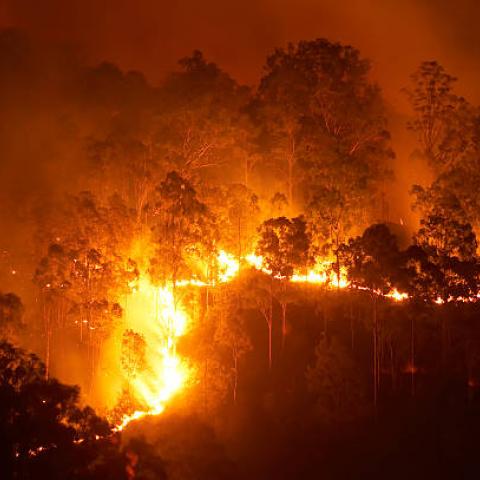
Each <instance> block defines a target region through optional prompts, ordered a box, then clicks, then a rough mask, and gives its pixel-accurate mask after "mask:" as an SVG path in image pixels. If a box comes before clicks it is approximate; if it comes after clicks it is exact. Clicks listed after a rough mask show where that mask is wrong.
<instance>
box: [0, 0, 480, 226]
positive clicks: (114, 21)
mask: <svg viewBox="0 0 480 480" xmlns="http://www.w3.org/2000/svg"><path fill="white" fill-rule="evenodd" d="M479 16H480V4H478V2H476V1H475V0H458V1H456V2H451V1H448V0H363V1H361V0H344V1H342V2H337V1H335V0H324V1H322V2H318V0H296V1H293V0H244V1H242V2H224V1H222V0H205V1H203V2H198V1H197V0H183V1H178V2H166V1H163V2H159V1H158V0H138V1H137V2H131V1H128V0H102V1H98V0H70V1H68V2H65V1H63V0H45V1H42V2H38V1H37V0H3V2H1V4H0V27H3V28H5V27H12V28H16V29H19V30H20V31H22V32H24V34H19V33H15V32H12V31H6V32H5V31H4V32H3V33H2V34H1V35H0V54H1V55H0V96H1V101H2V112H1V113H0V121H1V124H2V126H1V128H0V145H1V159H0V176H1V179H2V182H1V183H2V189H1V193H0V196H2V197H4V198H0V201H2V204H3V205H7V204H6V203H5V201H6V199H8V201H9V203H8V207H7V208H5V209H4V212H3V213H4V216H5V215H7V216H11V211H12V208H13V207H15V210H16V211H18V208H20V210H21V205H22V204H23V203H26V202H24V200H25V198H26V197H39V198H43V199H45V197H47V196H48V197H51V196H54V195H55V194H57V193H61V191H64V190H68V189H69V188H70V187H71V186H72V185H75V181H76V177H77V176H78V175H77V173H78V172H79V171H80V170H81V168H82V162H83V161H84V157H85V155H84V152H81V151H79V145H81V144H84V142H80V141H78V140H79V138H83V139H84V138H86V137H88V136H89V135H92V134H94V133H95V132H96V131H98V130H99V128H101V125H102V123H101V119H96V120H98V121H96V122H94V123H93V124H91V123H89V122H92V120H91V119H92V115H91V112H89V115H85V114H84V113H83V109H84V106H83V105H82V102H83V101H84V98H83V97H82V94H81V86H80V85H78V79H79V78H81V72H82V71H83V70H84V69H85V67H86V66H92V65H96V64H98V63H99V62H102V61H104V60H108V61H110V62H112V63H114V64H116V65H118V66H119V68H121V69H122V70H124V71H129V70H137V71H140V72H143V73H144V74H145V76H146V78H147V79H148V80H149V81H150V82H151V83H152V84H157V83H158V82H160V81H161V79H162V78H164V76H165V75H166V73H167V72H169V71H171V70H172V69H174V68H175V66H176V62H177V61H178V59H179V58H181V57H182V56H185V55H188V54H189V53H190V52H191V51H193V50H194V49H201V50H203V51H204V53H205V55H206V56H207V58H209V59H211V60H213V61H215V62H216V63H218V64H219V65H220V66H221V67H222V68H223V69H224V70H226V71H227V72H229V73H230V74H231V75H232V76H233V77H235V78H236V79H237V80H239V81H240V82H245V83H248V84H251V85H255V84H256V83H257V82H258V80H259V78H260V76H261V75H262V65H263V64H264V61H265V56H266V55H267V54H268V53H269V52H271V51H272V50H273V49H274V48H275V47H276V46H283V45H285V44H286V43H287V42H289V41H298V40H300V39H311V38H317V37H326V38H329V39H331V40H338V41H341V42H343V43H347V44H351V45H354V46H355V47H357V48H358V49H359V50H360V51H361V52H362V54H363V55H364V56H365V57H367V58H370V59H371V61H372V75H373V78H374V79H375V80H376V81H377V82H378V83H379V84H380V85H381V87H382V89H383V90H384V95H385V98H386V101H387V103H388V105H389V110H390V112H391V115H390V117H391V124H390V129H391V131H392V136H393V144H394V148H395V151H396V153H397V158H396V160H395V162H394V165H393V167H394V170H395V175H396V183H395V184H394V186H393V188H392V189H391V191H390V192H389V200H390V204H391V209H390V211H391V219H392V220H393V221H399V220H400V218H403V219H405V218H406V217H408V215H409V204H410V198H409V196H408V191H409V189H410V186H411V184H412V183H419V182H420V183H422V182H426V181H428V170H427V169H426V168H423V166H419V165H418V164H415V163H414V162H413V161H412V160H411V158H410V154H411V152H412V150H413V149H414V139H413V138H412V137H411V136H410V135H409V134H408V133H406V132H405V123H406V117H407V115H408V114H409V107H408V104H407V101H406V98H405V95H404V94H402V93H401V89H402V88H403V87H404V86H405V85H406V84H407V83H408V79H409V75H410V74H411V72H412V71H413V70H414V69H415V68H416V66H417V65H418V64H419V63H420V62H421V61H422V60H425V59H433V58H434V59H437V60H438V61H439V62H440V63H442V64H443V65H444V66H445V67H446V69H447V70H448V71H449V72H451V73H453V74H454V75H457V76H458V77H459V79H460V80H459V83H458V91H459V93H461V94H464V95H465V96H466V97H467V98H468V99H469V100H471V101H472V102H474V103H480V91H478V89H477V88H476V85H477V83H478V78H479V76H480V62H478V60H477V59H478V58H479V54H480V29H478V28H476V21H477V19H478V18H479ZM0 220H1V219H0Z"/></svg>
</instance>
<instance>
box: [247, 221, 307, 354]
mask: <svg viewBox="0 0 480 480" xmlns="http://www.w3.org/2000/svg"><path fill="white" fill-rule="evenodd" d="M258 232H259V235H260V237H259V240H258V243H257V249H256V253H257V255H261V256H262V257H263V261H264V265H265V267H266V268H267V269H268V270H269V271H270V276H271V277H272V285H271V286H270V296H271V297H272V295H273V279H280V281H281V282H282V290H283V293H284V294H283V295H280V300H281V307H282V345H284V343H285V337H286V333H287V303H286V299H287V298H288V297H287V296H286V295H285V290H286V288H287V282H288V281H289V279H290V278H291V277H292V275H293V273H294V270H295V269H305V268H307V267H308V266H310V265H311V264H312V263H313V259H312V257H311V255H310V241H311V240H310V236H309V234H308V232H307V226H306V223H305V221H304V220H303V218H301V217H295V218H292V219H291V220H289V219H288V218H286V217H278V218H271V219H269V220H266V221H265V222H263V223H262V224H261V225H260V227H259V229H258ZM271 310H272V311H273V309H271ZM271 323H272V319H270V320H267V324H268V326H269V345H270V347H269V348H270V351H271V333H272V325H271ZM270 362H271V360H270Z"/></svg>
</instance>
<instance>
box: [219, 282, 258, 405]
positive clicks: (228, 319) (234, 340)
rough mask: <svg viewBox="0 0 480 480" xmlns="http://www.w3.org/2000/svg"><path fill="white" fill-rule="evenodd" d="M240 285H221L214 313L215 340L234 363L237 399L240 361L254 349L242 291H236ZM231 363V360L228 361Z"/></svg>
mask: <svg viewBox="0 0 480 480" xmlns="http://www.w3.org/2000/svg"><path fill="white" fill-rule="evenodd" d="M238 288H239V286H237V287H236V288H235V286H234V287H233V288H232V287H231V286H230V285H228V286H223V287H220V291H217V293H216V295H215V305H214V309H213V311H212V315H215V316H216V317H217V318H218V320H217V322H218V323H217V328H216V331H215V336H214V340H215V342H216V343H217V344H218V345H219V347H220V348H221V349H222V350H225V351H226V352H228V353H227V355H226V357H227V358H228V357H230V358H231V361H232V362H233V365H232V367H231V371H232V373H233V381H232V397H233V401H234V403H235V402H236V401H237V394H238V381H239V361H240V360H241V359H242V357H244V356H245V354H246V353H247V352H249V351H250V350H251V349H252V343H251V341H250V338H249V337H248V335H247V333H246V332H245V324H244V318H243V316H242V311H241V302H240V294H241V292H240V291H235V290H236V289H238ZM228 363H230V362H228Z"/></svg>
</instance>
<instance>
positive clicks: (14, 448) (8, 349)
mask: <svg viewBox="0 0 480 480" xmlns="http://www.w3.org/2000/svg"><path fill="white" fill-rule="evenodd" d="M0 420H1V421H0V430H1V433H0V441H1V442H2V448H1V449H0V450H1V452H2V453H1V455H2V458H3V461H2V468H3V473H4V474H5V475H6V478H17V477H16V476H18V475H20V476H22V478H24V477H23V474H25V473H26V472H28V470H29V466H30V465H32V464H35V463H38V462H39V461H40V460H41V459H42V458H46V459H48V458H49V457H50V455H51V450H56V451H57V453H58V455H59V458H58V468H60V467H62V468H68V469H69V470H70V471H71V472H72V471H75V470H74V469H75V468H77V469H78V468H79V464H78V463H76V464H75V465H68V464H63V465H62V461H63V460H64V459H65V460H66V458H67V457H68V458H69V459H70V461H74V460H75V456H76V452H77V446H76V445H77V444H78V442H81V443H83V442H85V443H86V444H92V443H94V442H95V441H96V438H97V437H99V436H106V435H108V434H109V433H110V428H109V425H108V423H107V422H105V421H104V420H102V419H101V418H99V417H97V416H96V415H95V413H94V412H93V410H92V409H91V408H89V407H80V406H79V389H78V388H77V387H70V386H67V385H63V384H61V383H59V382H58V381H57V380H54V379H46V377H45V365H44V364H43V363H42V362H41V361H40V360H39V359H38V358H37V357H36V356H35V355H33V354H28V353H26V352H24V351H23V350H21V349H19V348H15V347H13V346H12V345H11V344H9V343H7V342H1V343H0ZM80 448H81V447H80ZM62 457H63V458H62ZM67 465H68V467H67ZM66 475H67V474H66ZM27 478H30V477H27ZM36 478H38V477H36ZM55 478H57V477H55ZM58 478H61V477H58ZM63 478H65V477H63Z"/></svg>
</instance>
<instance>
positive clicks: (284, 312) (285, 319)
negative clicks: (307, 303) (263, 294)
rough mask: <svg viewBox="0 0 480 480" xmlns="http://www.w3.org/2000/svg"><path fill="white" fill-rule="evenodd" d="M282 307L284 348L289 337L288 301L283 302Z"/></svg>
mask: <svg viewBox="0 0 480 480" xmlns="http://www.w3.org/2000/svg"><path fill="white" fill-rule="evenodd" d="M280 306H281V307H282V350H283V349H284V347H285V339H286V337H287V302H281V304H280Z"/></svg>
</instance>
